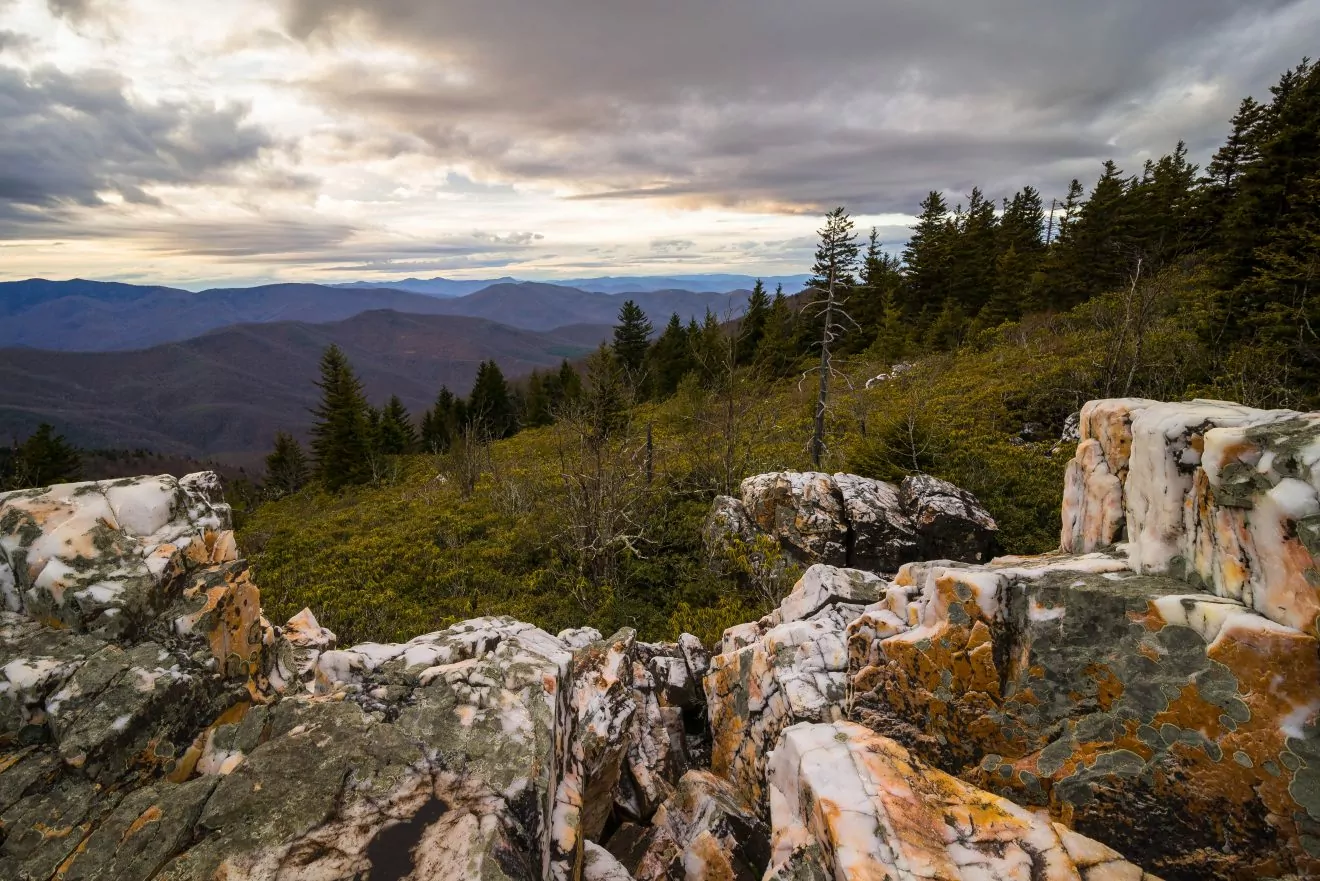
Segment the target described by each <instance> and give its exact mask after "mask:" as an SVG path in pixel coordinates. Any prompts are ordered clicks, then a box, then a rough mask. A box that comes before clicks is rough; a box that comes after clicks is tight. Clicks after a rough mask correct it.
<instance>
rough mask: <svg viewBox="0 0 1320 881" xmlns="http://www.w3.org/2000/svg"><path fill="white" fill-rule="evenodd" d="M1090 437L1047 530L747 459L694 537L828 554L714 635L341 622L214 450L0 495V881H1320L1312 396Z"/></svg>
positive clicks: (1318, 525)
mask: <svg viewBox="0 0 1320 881" xmlns="http://www.w3.org/2000/svg"><path fill="white" fill-rule="evenodd" d="M1080 435H1081V442H1080V444H1079V446H1078V450H1077V455H1076V458H1075V459H1074V460H1073V462H1072V463H1071V465H1070V466H1069V470H1068V476H1067V480H1066V485H1065V487H1064V503H1063V531H1062V547H1061V550H1060V551H1059V552H1057V553H1055V554H1050V555H1046V556H1043V557H1036V558H1012V557H1008V558H999V559H996V560H992V561H990V562H984V560H985V559H986V557H987V555H988V554H989V553H990V552H991V551H992V549H993V547H994V523H993V520H991V519H990V517H989V515H988V514H986V513H985V512H984V511H983V510H982V509H981V508H980V506H979V505H978V504H977V503H976V502H975V499H972V498H971V497H970V496H967V495H966V494H965V493H962V492H961V491H960V490H957V488H956V487H951V486H949V485H948V484H943V483H941V482H939V481H935V480H933V479H931V478H925V477H918V478H912V479H909V481H907V482H905V483H904V484H903V485H902V486H898V487H895V486H890V485H888V484H883V483H880V482H878V481H869V480H865V479H863V478H858V477H856V476H852V475H823V474H778V475H760V476H757V477H754V478H749V480H748V481H746V482H745V483H744V485H743V487H742V494H741V498H738V499H733V498H724V499H720V500H718V501H717V502H716V505H715V508H714V510H713V511H712V517H711V522H710V524H709V525H708V538H711V539H712V540H715V541H735V542H737V541H743V542H748V541H751V542H755V541H759V540H765V539H769V540H771V541H774V542H776V543H778V544H779V545H780V546H781V547H782V548H783V549H784V551H785V552H786V553H787V554H788V555H789V556H790V557H792V558H793V559H795V560H798V561H800V562H802V563H804V564H812V565H810V568H808V569H807V571H806V573H805V575H804V576H803V577H802V578H801V580H800V581H799V582H798V583H797V585H796V586H795V587H794V589H793V591H792V593H791V594H790V595H789V596H788V597H787V598H786V599H785V600H784V601H783V603H781V604H780V606H779V607H778V609H776V610H775V611H774V612H773V613H772V614H770V615H768V616H767V617H766V618H764V619H762V620H761V621H759V622H752V623H748V624H745V625H741V626H739V627H735V628H731V629H730V630H729V631H728V632H726V634H725V636H724V639H723V641H722V644H721V645H719V646H717V647H714V651H713V656H712V654H711V653H708V651H707V648H706V647H703V646H702V645H701V644H700V643H699V642H698V641H697V640H696V639H695V638H692V637H687V636H685V637H683V638H682V639H681V640H679V642H678V643H676V644H660V645H657V644H648V643H643V642H640V641H638V640H637V639H636V636H635V634H634V633H633V632H632V631H629V630H623V631H620V632H619V633H616V634H613V635H611V636H609V637H603V636H602V635H601V634H600V633H597V632H595V631H592V630H573V631H565V632H563V633H560V634H558V635H551V634H549V633H546V632H544V631H541V630H539V629H537V628H534V627H532V626H530V625H528V624H524V623H520V622H517V621H513V620H510V619H479V620H475V621H468V622H464V623H462V624H459V625H456V626H454V627H451V628H449V629H448V630H445V631H441V632H438V633H431V634H426V635H423V636H419V637H417V638H415V639H413V640H411V641H410V642H408V643H404V644H391V645H379V644H365V645H359V646H354V647H351V648H344V649H340V648H338V647H337V646H336V644H335V637H334V635H333V634H332V633H330V632H329V631H327V630H325V629H323V628H321V627H319V626H318V625H317V623H316V620H315V617H314V616H313V614H312V613H311V612H310V611H307V612H303V613H302V614H300V615H298V616H297V617H295V618H294V619H293V620H291V621H289V622H288V623H287V624H285V625H283V626H274V625H272V624H271V623H270V622H268V621H267V620H266V619H265V617H264V616H263V615H262V612H261V607H260V600H259V594H258V591H257V588H256V586H255V585H254V584H253V582H252V581H251V579H250V577H249V572H248V569H247V566H246V564H245V563H244V562H243V561H242V560H241V559H240V557H239V554H238V549H237V548H236V546H235V543H234V540H233V533H232V531H231V528H230V518H229V510H228V508H227V507H226V506H225V505H224V503H223V500H222V499H221V498H220V494H219V490H218V486H217V484H216V481H215V480H214V478H213V477H211V476H210V475H205V474H202V475H192V476H190V477H187V478H184V479H183V480H174V479H173V478H169V477H153V478H141V479H135V480H125V481H116V482H108V483H88V484H73V485H65V486H56V487H50V488H48V489H43V490H35V491H28V492H18V493H10V494H7V495H0V597H2V598H3V606H4V611H3V612H0V878H3V879H40V881H47V879H63V881H74V879H106V881H109V879H116V881H118V879H124V881H148V879H197V881H201V879H215V881H221V879H223V881H239V879H306V881H312V879H318V881H319V879H371V881H379V879H418V881H420V879H433V878H442V879H452V878H478V879H517V881H527V879H538V878H544V879H575V881H576V879H589V881H624V879H637V881H648V879H679V878H684V879H694V881H695V879H710V881H716V879H756V878H766V879H783V881H788V879H799V881H805V879H828V878H833V879H858V881H862V879H866V881H871V879H892V881H899V879H903V881H907V879H912V881H916V879H921V881H926V879H939V881H944V879H949V881H952V879H963V881H981V879H986V881H997V879H1023V881H1062V879H1069V881H1110V879H1112V881H1138V879H1143V878H1145V879H1150V878H1154V877H1156V876H1159V877H1163V878H1167V879H1189V881H1190V879H1203V878H1225V879H1230V878H1231V879H1264V878H1313V877H1320V726H1318V724H1317V717H1318V716H1320V642H1317V639H1318V638H1320V630H1318V626H1320V565H1318V564H1317V559H1320V414H1307V415H1302V414H1297V413H1291V412H1285V411H1274V412H1265V411H1259V410H1251V409H1247V408H1243V407H1238V406H1235V405H1230V404H1222V403H1214V402H1193V403H1189V404H1161V403H1156V402H1151V401H1140V400H1121V401H1097V402H1093V403H1091V404H1089V405H1088V406H1087V407H1086V408H1085V410H1084V411H1083V413H1082V417H1081V422H1080ZM938 557H946V558H948V559H935V558H938ZM849 566H851V567H853V568H846V567H849ZM894 569H897V572H896V573H894V572H893V570H894ZM885 573H889V574H885ZM1147 873H1152V874H1147Z"/></svg>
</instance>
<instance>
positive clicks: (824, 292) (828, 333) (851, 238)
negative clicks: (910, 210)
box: [811, 207, 861, 468]
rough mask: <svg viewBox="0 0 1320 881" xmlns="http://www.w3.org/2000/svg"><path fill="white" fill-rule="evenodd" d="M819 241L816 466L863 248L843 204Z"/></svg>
mask: <svg viewBox="0 0 1320 881" xmlns="http://www.w3.org/2000/svg"><path fill="white" fill-rule="evenodd" d="M819 235H820V244H819V245H817V246H816V262H815V264H814V265H813V266H812V268H811V271H812V274H813V275H814V278H813V280H812V286H813V287H815V288H816V289H817V290H818V291H819V292H820V297H819V299H817V300H816V301H815V303H814V304H813V305H814V306H815V307H816V308H817V309H818V311H819V312H820V313H821V316H822V317H821V335H820V366H819V367H818V370H819V380H820V385H819V387H818V392H817V395H816V413H815V418H814V420H813V427H812V434H811V461H812V464H813V465H815V466H816V467H817V468H819V467H820V463H821V460H822V459H823V457H824V455H825V411H826V408H827V407H828V404H829V392H830V377H831V375H832V374H833V372H834V365H833V363H832V357H833V346H834V344H835V343H836V342H838V340H839V339H840V338H841V337H842V335H843V330H844V322H852V319H851V318H850V317H849V316H848V314H847V313H846V312H844V307H845V306H846V305H847V304H848V291H849V290H850V289H851V288H852V287H853V285H854V284H855V281H854V279H853V273H854V271H855V270H856V268H857V256H858V253H859V252H860V251H861V248H860V246H859V245H858V244H857V238H856V235H855V234H854V233H853V223H852V218H850V217H849V216H848V212H847V211H846V210H844V209H843V208H842V207H839V208H836V209H834V210H833V211H831V212H830V213H829V214H827V215H826V216H825V226H824V227H822V228H821V230H820V232H819Z"/></svg>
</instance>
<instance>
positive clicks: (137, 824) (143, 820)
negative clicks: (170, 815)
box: [119, 805, 163, 845]
mask: <svg viewBox="0 0 1320 881" xmlns="http://www.w3.org/2000/svg"><path fill="white" fill-rule="evenodd" d="M162 816H163V814H162V813H161V810H160V808H159V807H158V806H157V805H152V806H151V807H149V808H147V809H146V810H145V811H143V812H142V813H141V814H140V815H138V818H137V819H136V820H134V821H133V822H132V823H129V824H128V828H127V829H125V830H124V834H123V835H121V836H120V837H119V843H120V844H121V845H122V844H123V843H124V842H125V841H128V839H130V838H132V837H133V836H134V835H137V834H138V833H139V832H141V831H142V830H143V829H145V828H146V827H147V826H150V825H151V824H152V823H159V822H160V818H161V817H162Z"/></svg>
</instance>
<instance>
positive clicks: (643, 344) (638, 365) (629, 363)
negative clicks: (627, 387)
mask: <svg viewBox="0 0 1320 881" xmlns="http://www.w3.org/2000/svg"><path fill="white" fill-rule="evenodd" d="M652 330H653V328H652V327H651V320H650V319H649V318H647V317H646V313H645V312H643V311H642V308H641V307H640V306H638V305H637V304H636V303H634V302H633V301H632V300H627V301H625V302H624V304H623V305H622V306H621V307H619V323H618V324H617V325H615V327H614V357H616V358H617V359H618V360H619V366H620V367H621V368H622V369H623V370H625V371H626V372H627V373H628V374H629V376H631V377H632V379H633V382H638V381H639V380H640V379H641V375H642V366H643V365H644V364H645V362H646V350H647V348H649V347H650V345H651V331H652Z"/></svg>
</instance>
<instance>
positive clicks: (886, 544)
mask: <svg viewBox="0 0 1320 881" xmlns="http://www.w3.org/2000/svg"><path fill="white" fill-rule="evenodd" d="M741 489H742V492H741V498H740V499H734V498H731V497H728V496H721V497H719V498H717V499H716V500H715V503H714V505H713V506H712V508H711V512H710V514H709V516H708V517H707V520H706V526H705V537H706V544H707V546H708V547H709V548H710V549H711V550H712V552H714V554H715V556H716V558H717V559H718V558H719V556H720V554H721V552H723V553H734V554H735V555H737V554H743V555H745V554H747V553H749V552H751V550H753V549H756V548H758V547H760V546H761V545H763V544H769V545H770V546H772V547H773V546H776V545H777V546H778V547H780V548H781V549H782V550H783V551H784V553H785V554H786V555H787V557H788V558H789V559H790V560H792V561H793V562H796V563H800V564H803V565H811V564H813V563H825V564H828V565H832V566H847V567H851V568H855V569H864V570H869V571H873V572H894V571H896V570H897V569H898V568H899V567H900V566H901V565H902V564H904V563H907V562H911V561H915V560H919V559H929V558H932V557H937V558H949V559H956V560H966V561H968V562H981V561H984V560H986V559H988V557H989V555H990V552H991V550H992V549H993V547H994V546H995V536H996V534H997V529H998V527H997V526H996V525H995V522H994V519H993V518H992V517H991V516H990V515H989V513H988V512H986V510H985V509H984V508H983V507H982V506H981V505H980V503H979V502H977V501H976V499H975V498H974V497H973V496H972V495H971V494H969V493H966V492H964V491H963V490H960V489H958V488H957V487H956V486H954V485H953V484H950V483H947V482H945V481H942V480H938V479H936V478H933V477H929V476H927V475H914V476H913V477H909V478H907V479H906V480H904V481H903V483H902V485H901V486H895V485H893V484H889V483H885V482H883V481H879V480H872V479H870V478H865V477H859V476H857V475H855V474H833V475H831V474H820V473H816V472H807V473H799V472H793V471H785V472H780V473H774V474H759V475H756V476H754V477H749V478H747V479H746V480H744V481H743V483H742V488H741Z"/></svg>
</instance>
